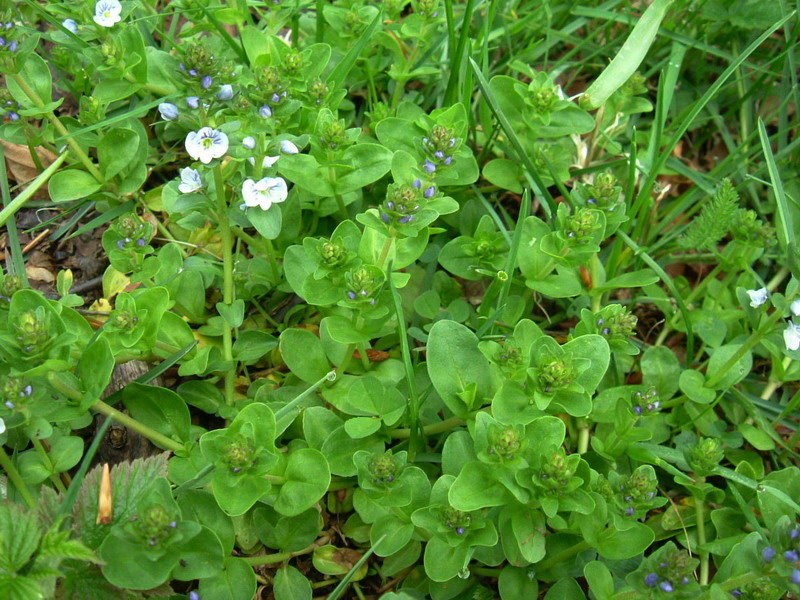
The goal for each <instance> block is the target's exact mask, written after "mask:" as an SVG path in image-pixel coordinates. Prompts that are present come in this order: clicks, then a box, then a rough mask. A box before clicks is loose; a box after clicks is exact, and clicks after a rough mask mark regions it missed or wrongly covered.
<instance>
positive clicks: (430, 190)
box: [422, 186, 436, 198]
mask: <svg viewBox="0 0 800 600" xmlns="http://www.w3.org/2000/svg"><path fill="white" fill-rule="evenodd" d="M435 193H436V188H435V187H433V186H431V187H429V188H427V189H426V190H425V192H424V193H423V194H422V195H423V196H425V197H426V198H433V195H434V194H435Z"/></svg>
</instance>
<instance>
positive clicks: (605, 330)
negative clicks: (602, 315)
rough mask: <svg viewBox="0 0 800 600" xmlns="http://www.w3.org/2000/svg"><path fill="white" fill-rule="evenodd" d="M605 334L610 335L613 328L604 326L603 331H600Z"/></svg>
mask: <svg viewBox="0 0 800 600" xmlns="http://www.w3.org/2000/svg"><path fill="white" fill-rule="evenodd" d="M600 333H602V334H603V335H608V334H609V333H611V330H610V329H609V328H608V327H603V329H602V331H600Z"/></svg>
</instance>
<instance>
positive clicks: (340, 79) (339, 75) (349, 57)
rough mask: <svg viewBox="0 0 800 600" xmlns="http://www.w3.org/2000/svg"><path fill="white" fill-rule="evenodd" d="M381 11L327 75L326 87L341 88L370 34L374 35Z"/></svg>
mask: <svg viewBox="0 0 800 600" xmlns="http://www.w3.org/2000/svg"><path fill="white" fill-rule="evenodd" d="M381 14H382V13H381V11H380V10H379V11H378V14H376V15H375V18H374V19H372V22H371V23H370V24H369V25H368V26H367V28H366V29H365V30H364V31H363V32H362V33H361V35H360V36H359V38H358V40H356V43H355V44H353V47H352V48H350V50H348V51H347V54H345V55H344V58H343V59H342V60H341V61H340V62H339V64H338V65H336V67H334V69H333V71H331V74H330V75H328V86H329V87H330V88H331V89H332V90H335V89H338V88H339V87H341V85H342V83H344V79H345V77H347V75H348V73H350V70H351V69H352V68H353V66H354V65H355V64H356V61H357V60H358V57H359V56H361V51H362V50H363V49H364V47H365V46H366V45H367V43H368V42H369V40H370V39H371V38H372V34H373V33H375V30H376V29H377V28H378V24H379V23H380V22H381Z"/></svg>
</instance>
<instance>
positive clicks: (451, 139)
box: [450, 137, 456, 148]
mask: <svg viewBox="0 0 800 600" xmlns="http://www.w3.org/2000/svg"><path fill="white" fill-rule="evenodd" d="M455 145H456V138H454V137H451V138H450V147H451V148H452V147H454V146H455Z"/></svg>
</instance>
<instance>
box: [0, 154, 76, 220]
mask: <svg viewBox="0 0 800 600" xmlns="http://www.w3.org/2000/svg"><path fill="white" fill-rule="evenodd" d="M68 155H69V151H64V152H62V153H61V156H59V157H58V158H57V159H56V160H55V162H53V164H52V165H50V166H49V167H47V169H45V170H44V171H43V172H42V173H40V174H39V176H38V177H37V178H36V179H34V180H33V182H32V183H31V184H30V185H29V186H28V187H26V188H25V189H24V190H22V191H21V192H20V193H19V194H17V196H16V198H14V199H13V200H12V201H11V202H9V203H8V204H7V205H6V206H5V207H4V208H3V210H2V211H0V227H2V226H3V225H5V224H6V221H8V220H9V219H10V218H11V217H13V216H14V215H15V214H16V212H17V211H18V210H19V209H20V208H22V206H23V205H24V204H25V203H26V202H27V201H28V200H29V199H30V198H31V196H33V195H34V194H35V193H36V192H37V191H39V188H41V187H42V186H43V185H44V184H45V183H46V182H47V180H48V179H50V177H52V176H53V173H55V172H56V171H57V170H58V167H60V166H61V163H63V162H64V160H65V159H66V158H67V156H68Z"/></svg>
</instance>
